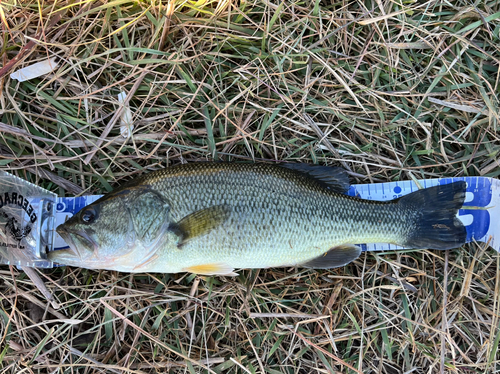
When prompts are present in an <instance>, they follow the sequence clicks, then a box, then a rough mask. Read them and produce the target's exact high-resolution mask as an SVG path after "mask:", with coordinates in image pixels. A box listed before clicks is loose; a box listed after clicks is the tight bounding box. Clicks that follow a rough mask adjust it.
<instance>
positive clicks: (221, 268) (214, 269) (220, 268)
mask: <svg viewBox="0 0 500 374" xmlns="http://www.w3.org/2000/svg"><path fill="white" fill-rule="evenodd" d="M183 270H184V271H187V272H190V273H194V274H200V275H226V276H230V277H235V276H237V275H238V273H235V272H234V269H233V267H232V266H229V265H227V264H223V263H214V264H202V265H194V266H189V267H187V268H184V269H183Z"/></svg>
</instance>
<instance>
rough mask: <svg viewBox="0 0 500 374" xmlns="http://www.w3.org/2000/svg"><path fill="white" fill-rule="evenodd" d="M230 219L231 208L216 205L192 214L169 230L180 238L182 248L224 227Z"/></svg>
mask: <svg viewBox="0 0 500 374" xmlns="http://www.w3.org/2000/svg"><path fill="white" fill-rule="evenodd" d="M228 217H229V206H227V205H225V204H223V205H216V206H212V207H210V208H206V209H202V210H198V211H196V212H194V213H191V214H189V215H187V216H186V217H184V218H183V219H181V220H180V221H179V222H178V223H172V224H170V226H169V227H168V229H169V230H171V231H172V232H173V233H175V234H177V235H178V236H179V243H178V244H177V246H178V247H179V248H180V247H181V246H182V245H183V244H185V243H186V242H187V241H189V240H191V239H193V238H196V237H198V236H201V235H205V234H207V233H208V232H210V231H211V230H213V229H214V228H216V227H218V226H220V225H222V224H223V223H224V222H225V221H226V220H227V218H228Z"/></svg>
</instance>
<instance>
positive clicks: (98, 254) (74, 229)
mask: <svg viewBox="0 0 500 374" xmlns="http://www.w3.org/2000/svg"><path fill="white" fill-rule="evenodd" d="M56 231H57V233H58V234H59V235H60V236H61V237H62V238H63V239H64V241H65V242H66V243H67V244H68V245H69V248H68V249H63V250H57V251H52V252H50V253H49V259H50V260H52V261H54V262H57V263H59V264H63V265H71V266H78V267H84V268H88V269H111V270H124V271H126V270H127V269H128V268H129V267H130V266H131V263H132V262H133V261H134V260H135V259H134V257H137V256H140V255H138V254H137V255H134V254H135V252H136V249H137V248H136V247H138V246H137V242H136V232H135V229H134V227H133V221H132V219H131V217H130V211H129V210H128V209H126V207H125V206H124V204H123V201H122V199H107V200H103V201H101V200H98V201H96V202H95V203H93V204H91V205H88V206H86V207H84V208H83V209H82V210H80V211H79V212H78V213H77V214H75V215H74V216H73V217H71V218H70V219H68V220H67V221H66V222H65V223H63V224H62V225H59V226H58V227H57V229H56Z"/></svg>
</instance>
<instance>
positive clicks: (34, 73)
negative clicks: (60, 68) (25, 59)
mask: <svg viewBox="0 0 500 374" xmlns="http://www.w3.org/2000/svg"><path fill="white" fill-rule="evenodd" d="M57 65H58V63H57V61H56V57H52V58H50V59H48V60H44V61H40V62H37V63H36V64H33V65H30V66H26V67H25V68H22V69H19V70H17V71H15V72H13V73H12V74H11V75H10V77H11V78H12V79H17V80H18V81H19V82H24V81H27V80H30V79H33V78H38V77H40V76H42V75H44V74H48V73H50V72H51V71H54V70H55V68H56V67H57Z"/></svg>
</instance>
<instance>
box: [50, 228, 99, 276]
mask: <svg viewBox="0 0 500 374" xmlns="http://www.w3.org/2000/svg"><path fill="white" fill-rule="evenodd" d="M63 226H64V225H60V226H58V227H57V228H56V232H57V233H58V234H59V235H60V236H61V237H62V238H63V239H64V241H65V242H66V243H67V244H68V246H69V248H68V249H60V250H55V251H51V252H49V253H48V258H49V260H51V261H53V262H57V263H58V264H61V265H74V266H81V267H89V266H90V262H93V261H92V260H91V257H92V256H93V255H94V253H96V250H97V244H96V243H95V241H94V240H92V238H91V237H90V236H89V235H88V234H87V233H86V232H84V231H79V232H71V231H69V230H67V229H66V228H65V227H63ZM94 261H95V260H94ZM96 265H97V264H96Z"/></svg>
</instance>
